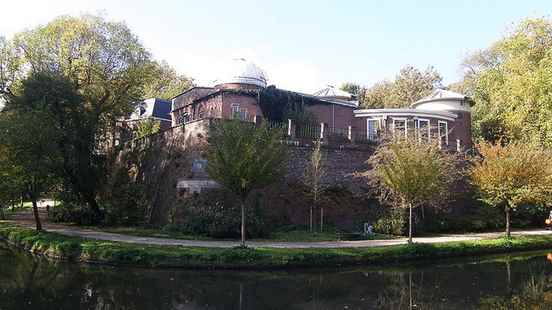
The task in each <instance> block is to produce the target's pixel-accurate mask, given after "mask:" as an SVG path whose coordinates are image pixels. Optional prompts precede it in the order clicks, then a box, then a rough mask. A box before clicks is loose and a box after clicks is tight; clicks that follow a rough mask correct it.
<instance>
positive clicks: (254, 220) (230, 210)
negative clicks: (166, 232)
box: [171, 190, 267, 238]
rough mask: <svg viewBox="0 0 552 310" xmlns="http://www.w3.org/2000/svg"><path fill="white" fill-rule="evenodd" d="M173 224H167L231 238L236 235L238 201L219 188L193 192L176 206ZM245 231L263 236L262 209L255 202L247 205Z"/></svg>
mask: <svg viewBox="0 0 552 310" xmlns="http://www.w3.org/2000/svg"><path fill="white" fill-rule="evenodd" d="M177 212H178V214H179V216H178V217H177V220H176V222H177V224H176V227H175V226H174V224H171V228H172V229H174V228H177V229H178V230H180V231H182V232H185V233H190V234H196V235H206V236H209V237H215V238H235V237H239V236H240V223H241V213H240V212H241V211H240V207H239V204H238V203H237V202H236V201H235V200H234V199H231V198H230V197H229V195H228V194H227V193H224V192H223V191H221V190H212V191H209V192H208V193H204V194H202V195H194V196H193V197H191V198H189V199H187V200H185V201H184V202H183V203H182V204H181V205H178V206H177ZM246 219H247V225H246V228H247V231H246V233H247V235H248V236H249V237H262V236H266V234H267V230H266V229H265V226H264V222H263V218H262V210H261V208H260V207H259V204H257V203H255V206H253V207H250V208H247V210H246Z"/></svg>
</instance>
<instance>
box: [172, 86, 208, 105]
mask: <svg viewBox="0 0 552 310" xmlns="http://www.w3.org/2000/svg"><path fill="white" fill-rule="evenodd" d="M217 91H218V90H217V89H215V88H212V87H197V86H196V87H192V88H190V89H188V90H187V91H185V92H183V93H182V94H180V95H178V96H176V97H174V98H173V99H172V110H176V109H179V108H182V107H184V106H187V105H189V104H192V103H193V102H194V101H195V100H197V99H199V98H202V97H205V96H208V95H210V94H213V93H215V92H217Z"/></svg>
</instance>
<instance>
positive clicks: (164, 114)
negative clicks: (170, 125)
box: [128, 98, 171, 121]
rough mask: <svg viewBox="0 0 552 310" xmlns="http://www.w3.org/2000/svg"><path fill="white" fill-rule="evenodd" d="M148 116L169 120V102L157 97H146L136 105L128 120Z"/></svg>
mask: <svg viewBox="0 0 552 310" xmlns="http://www.w3.org/2000/svg"><path fill="white" fill-rule="evenodd" d="M150 117H154V118H157V119H164V120H167V121H171V102H170V101H168V100H164V99H159V98H150V99H146V100H144V101H142V102H140V103H138V104H137V105H136V109H135V110H134V112H133V113H132V114H131V115H130V118H129V119H128V120H139V119H145V118H150Z"/></svg>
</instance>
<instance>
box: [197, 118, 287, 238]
mask: <svg viewBox="0 0 552 310" xmlns="http://www.w3.org/2000/svg"><path fill="white" fill-rule="evenodd" d="M281 137H282V133H281V132H280V130H277V129H270V128H269V127H268V126H266V124H263V125H262V126H261V127H256V126H255V124H252V123H246V122H241V121H237V120H234V121H222V122H219V123H218V124H217V125H216V126H215V127H214V128H213V130H211V132H210V133H209V146H208V151H207V158H208V162H209V163H208V165H207V172H208V173H209V176H210V177H211V178H212V179H213V180H215V181H217V182H218V183H219V184H220V185H222V187H223V188H225V189H226V190H228V191H229V192H231V193H233V194H234V195H236V197H238V198H239V199H240V201H241V214H242V216H241V226H242V227H241V239H242V246H245V233H246V232H245V230H246V229H245V223H246V220H245V217H246V214H245V213H246V211H245V201H246V199H247V197H248V196H249V193H251V191H253V190H255V189H260V188H263V187H265V186H268V185H270V184H272V183H274V182H276V181H277V180H278V178H280V177H281V176H282V175H283V172H284V168H285V167H284V163H285V159H286V153H285V148H284V146H283V145H282V143H281V141H280V138H281Z"/></svg>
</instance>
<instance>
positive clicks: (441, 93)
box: [410, 89, 472, 108]
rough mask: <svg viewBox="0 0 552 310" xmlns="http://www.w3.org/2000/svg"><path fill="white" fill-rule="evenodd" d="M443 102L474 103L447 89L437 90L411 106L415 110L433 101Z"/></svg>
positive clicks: (462, 95)
mask: <svg viewBox="0 0 552 310" xmlns="http://www.w3.org/2000/svg"><path fill="white" fill-rule="evenodd" d="M442 100H455V101H462V100H465V101H469V102H470V104H471V103H472V100H471V99H470V98H469V97H468V96H466V95H464V94H460V93H456V92H453V91H450V90H445V89H436V90H434V91H433V92H432V93H431V94H430V95H429V96H427V97H424V98H422V99H420V100H418V101H416V102H414V103H413V104H411V105H410V107H411V108H413V107H415V106H417V105H419V104H422V103H426V102H432V101H442Z"/></svg>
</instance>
